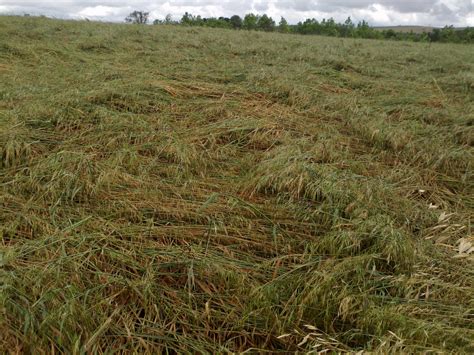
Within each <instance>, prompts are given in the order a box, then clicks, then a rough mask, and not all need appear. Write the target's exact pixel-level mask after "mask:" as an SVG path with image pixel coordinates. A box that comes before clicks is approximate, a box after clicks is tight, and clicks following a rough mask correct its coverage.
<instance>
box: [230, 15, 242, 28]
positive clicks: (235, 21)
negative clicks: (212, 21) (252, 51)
mask: <svg viewBox="0 0 474 355" xmlns="http://www.w3.org/2000/svg"><path fill="white" fill-rule="evenodd" d="M230 24H231V26H232V28H235V29H241V28H242V19H241V18H240V16H239V15H234V16H232V17H231V18H230Z"/></svg>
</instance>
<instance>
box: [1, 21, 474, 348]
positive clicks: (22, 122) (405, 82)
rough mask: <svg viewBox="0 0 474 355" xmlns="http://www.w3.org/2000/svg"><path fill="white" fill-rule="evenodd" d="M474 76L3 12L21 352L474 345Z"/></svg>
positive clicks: (346, 46) (283, 41)
mask: <svg viewBox="0 0 474 355" xmlns="http://www.w3.org/2000/svg"><path fill="white" fill-rule="evenodd" d="M473 71H474V47H472V46H462V45H441V44H433V45H431V46H428V45H426V44H425V45H422V44H415V43H403V42H400V43H393V42H379V41H370V40H341V39H330V38H324V37H301V36H292V35H280V34H266V33H254V32H239V31H225V30H213V29H205V28H184V27H166V26H158V27H152V26H143V27H140V26H133V25H111V24H97V23H82V22H64V21H55V20H47V19H38V18H16V17H1V18H0V75H1V77H2V80H1V81H0V149H1V154H0V158H1V160H0V164H1V165H0V184H1V187H2V188H1V190H0V208H1V209H0V235H1V243H2V244H1V250H0V265H1V269H0V273H1V274H0V275H1V280H2V281H1V285H2V286H1V287H2V292H1V293H0V304H1V308H0V312H1V313H2V315H1V317H0V349H2V350H3V351H7V350H9V351H18V352H21V351H32V350H33V349H34V350H35V352H37V351H41V350H42V351H44V352H50V351H53V350H56V351H65V352H72V351H82V350H88V351H91V352H98V353H101V352H105V351H107V352H110V351H137V352H146V351H148V352H160V351H170V352H173V351H176V352H214V353H215V352H227V351H233V352H239V351H245V350H247V351H259V350H269V351H274V352H276V351H282V352H284V351H286V352H288V351H297V350H300V351H309V350H314V349H318V350H324V349H329V350H335V351H346V350H378V351H381V352H386V351H388V350H389V349H391V350H395V351H410V352H411V351H425V350H437V351H446V350H454V351H461V352H463V351H464V352H470V351H474V348H473V344H472V339H473V336H474V333H473V329H472V310H473V307H474V304H473V301H472V300H473V299H474V297H473V279H474V278H473V274H474V270H473V263H472V261H473V260H472V257H469V255H468V252H469V250H468V247H469V242H470V239H469V236H470V233H471V229H470V228H471V227H470V225H469V223H470V222H469V221H470V217H472V211H473V210H472V208H473V198H472V196H473V194H472V193H473V190H472V181H473V179H472V178H473V177H472V161H473V160H472V158H473V156H472V153H473V151H472V137H473V136H472V133H473V132H472V124H473V120H474V114H473V112H474V105H473V98H474V97H473V86H474V77H473V76H472V73H473ZM460 241H462V248H461V251H464V253H461V254H460V253H459V246H460ZM466 246H467V247H466Z"/></svg>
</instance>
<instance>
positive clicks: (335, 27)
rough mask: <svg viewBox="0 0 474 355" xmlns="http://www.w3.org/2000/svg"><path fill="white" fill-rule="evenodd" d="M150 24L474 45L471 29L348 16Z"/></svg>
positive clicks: (138, 17) (140, 16) (142, 17)
mask: <svg viewBox="0 0 474 355" xmlns="http://www.w3.org/2000/svg"><path fill="white" fill-rule="evenodd" d="M148 20H149V13H148V12H144V11H134V12H132V13H131V14H130V15H129V16H128V17H127V18H126V19H125V21H126V22H130V23H138V24H146V23H148ZM153 24H154V25H162V24H173V25H182V26H201V27H213V28H227V29H235V30H255V31H265V32H281V33H297V34H303V35H323V36H332V37H352V38H372V39H391V40H407V41H414V42H452V43H474V27H466V28H463V29H456V28H454V27H453V26H445V27H444V28H435V29H433V30H432V31H430V32H422V33H417V32H414V31H410V32H399V31H395V30H393V29H382V30H380V29H376V28H373V27H371V26H369V24H368V23H367V21H360V22H358V23H357V24H355V23H354V22H353V21H352V19H351V18H350V17H348V18H347V20H346V21H345V22H343V23H338V22H336V21H335V20H334V19H333V18H330V19H323V20H321V21H318V20H316V19H314V18H311V19H309V18H308V19H306V20H305V21H300V22H298V23H297V24H295V25H290V24H289V23H288V22H287V21H286V20H285V18H283V17H282V18H281V19H280V21H279V22H278V23H276V22H275V20H273V19H272V18H271V17H270V16H268V15H266V14H263V15H256V14H253V13H250V14H247V15H245V16H244V17H243V18H242V17H240V16H239V15H234V16H231V17H201V16H200V15H197V16H195V15H192V14H190V13H188V12H186V13H185V14H184V15H183V16H182V17H181V19H180V20H179V21H176V20H173V19H172V17H171V15H167V16H166V17H165V19H164V20H155V21H153Z"/></svg>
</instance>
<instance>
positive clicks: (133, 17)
mask: <svg viewBox="0 0 474 355" xmlns="http://www.w3.org/2000/svg"><path fill="white" fill-rule="evenodd" d="M149 15H150V13H149V12H145V11H133V12H132V13H130V15H128V16H127V17H125V22H128V23H136V24H142V25H144V24H146V23H147V22H148V16H149Z"/></svg>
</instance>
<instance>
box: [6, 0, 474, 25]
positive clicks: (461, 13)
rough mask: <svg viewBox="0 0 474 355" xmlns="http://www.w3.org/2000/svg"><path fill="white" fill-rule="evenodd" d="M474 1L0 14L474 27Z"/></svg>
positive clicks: (201, 0) (81, 1)
mask: <svg viewBox="0 0 474 355" xmlns="http://www.w3.org/2000/svg"><path fill="white" fill-rule="evenodd" d="M473 4H474V2H473V0H241V1H235V0H136V1H126V0H0V13H10V14H22V13H30V14H34V15H40V14H44V15H47V16H55V17H64V18H84V17H88V18H93V19H101V20H107V21H123V19H124V18H125V16H127V15H128V13H129V12H131V11H132V10H145V11H149V12H150V13H151V16H152V17H153V18H164V17H165V16H166V14H168V13H170V14H171V15H173V17H174V18H175V19H179V18H180V17H181V16H182V14H183V13H184V12H185V11H188V12H190V13H192V14H196V15H198V14H199V15H201V16H231V15H233V14H238V15H241V16H242V15H244V14H245V13H248V12H254V13H260V14H262V13H267V14H269V15H270V16H272V17H273V18H275V19H276V20H277V21H278V20H279V18H280V16H284V17H285V18H286V19H287V20H288V21H289V22H291V23H295V22H298V21H301V20H304V19H305V18H308V17H314V18H316V19H322V18H329V17H333V18H335V19H336V20H337V21H344V20H345V18H347V17H348V16H351V17H352V18H353V19H354V20H356V21H359V20H362V19H365V20H368V21H369V23H371V24H373V25H398V24H413V25H433V26H443V25H446V24H453V25H456V26H474V5H473Z"/></svg>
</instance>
